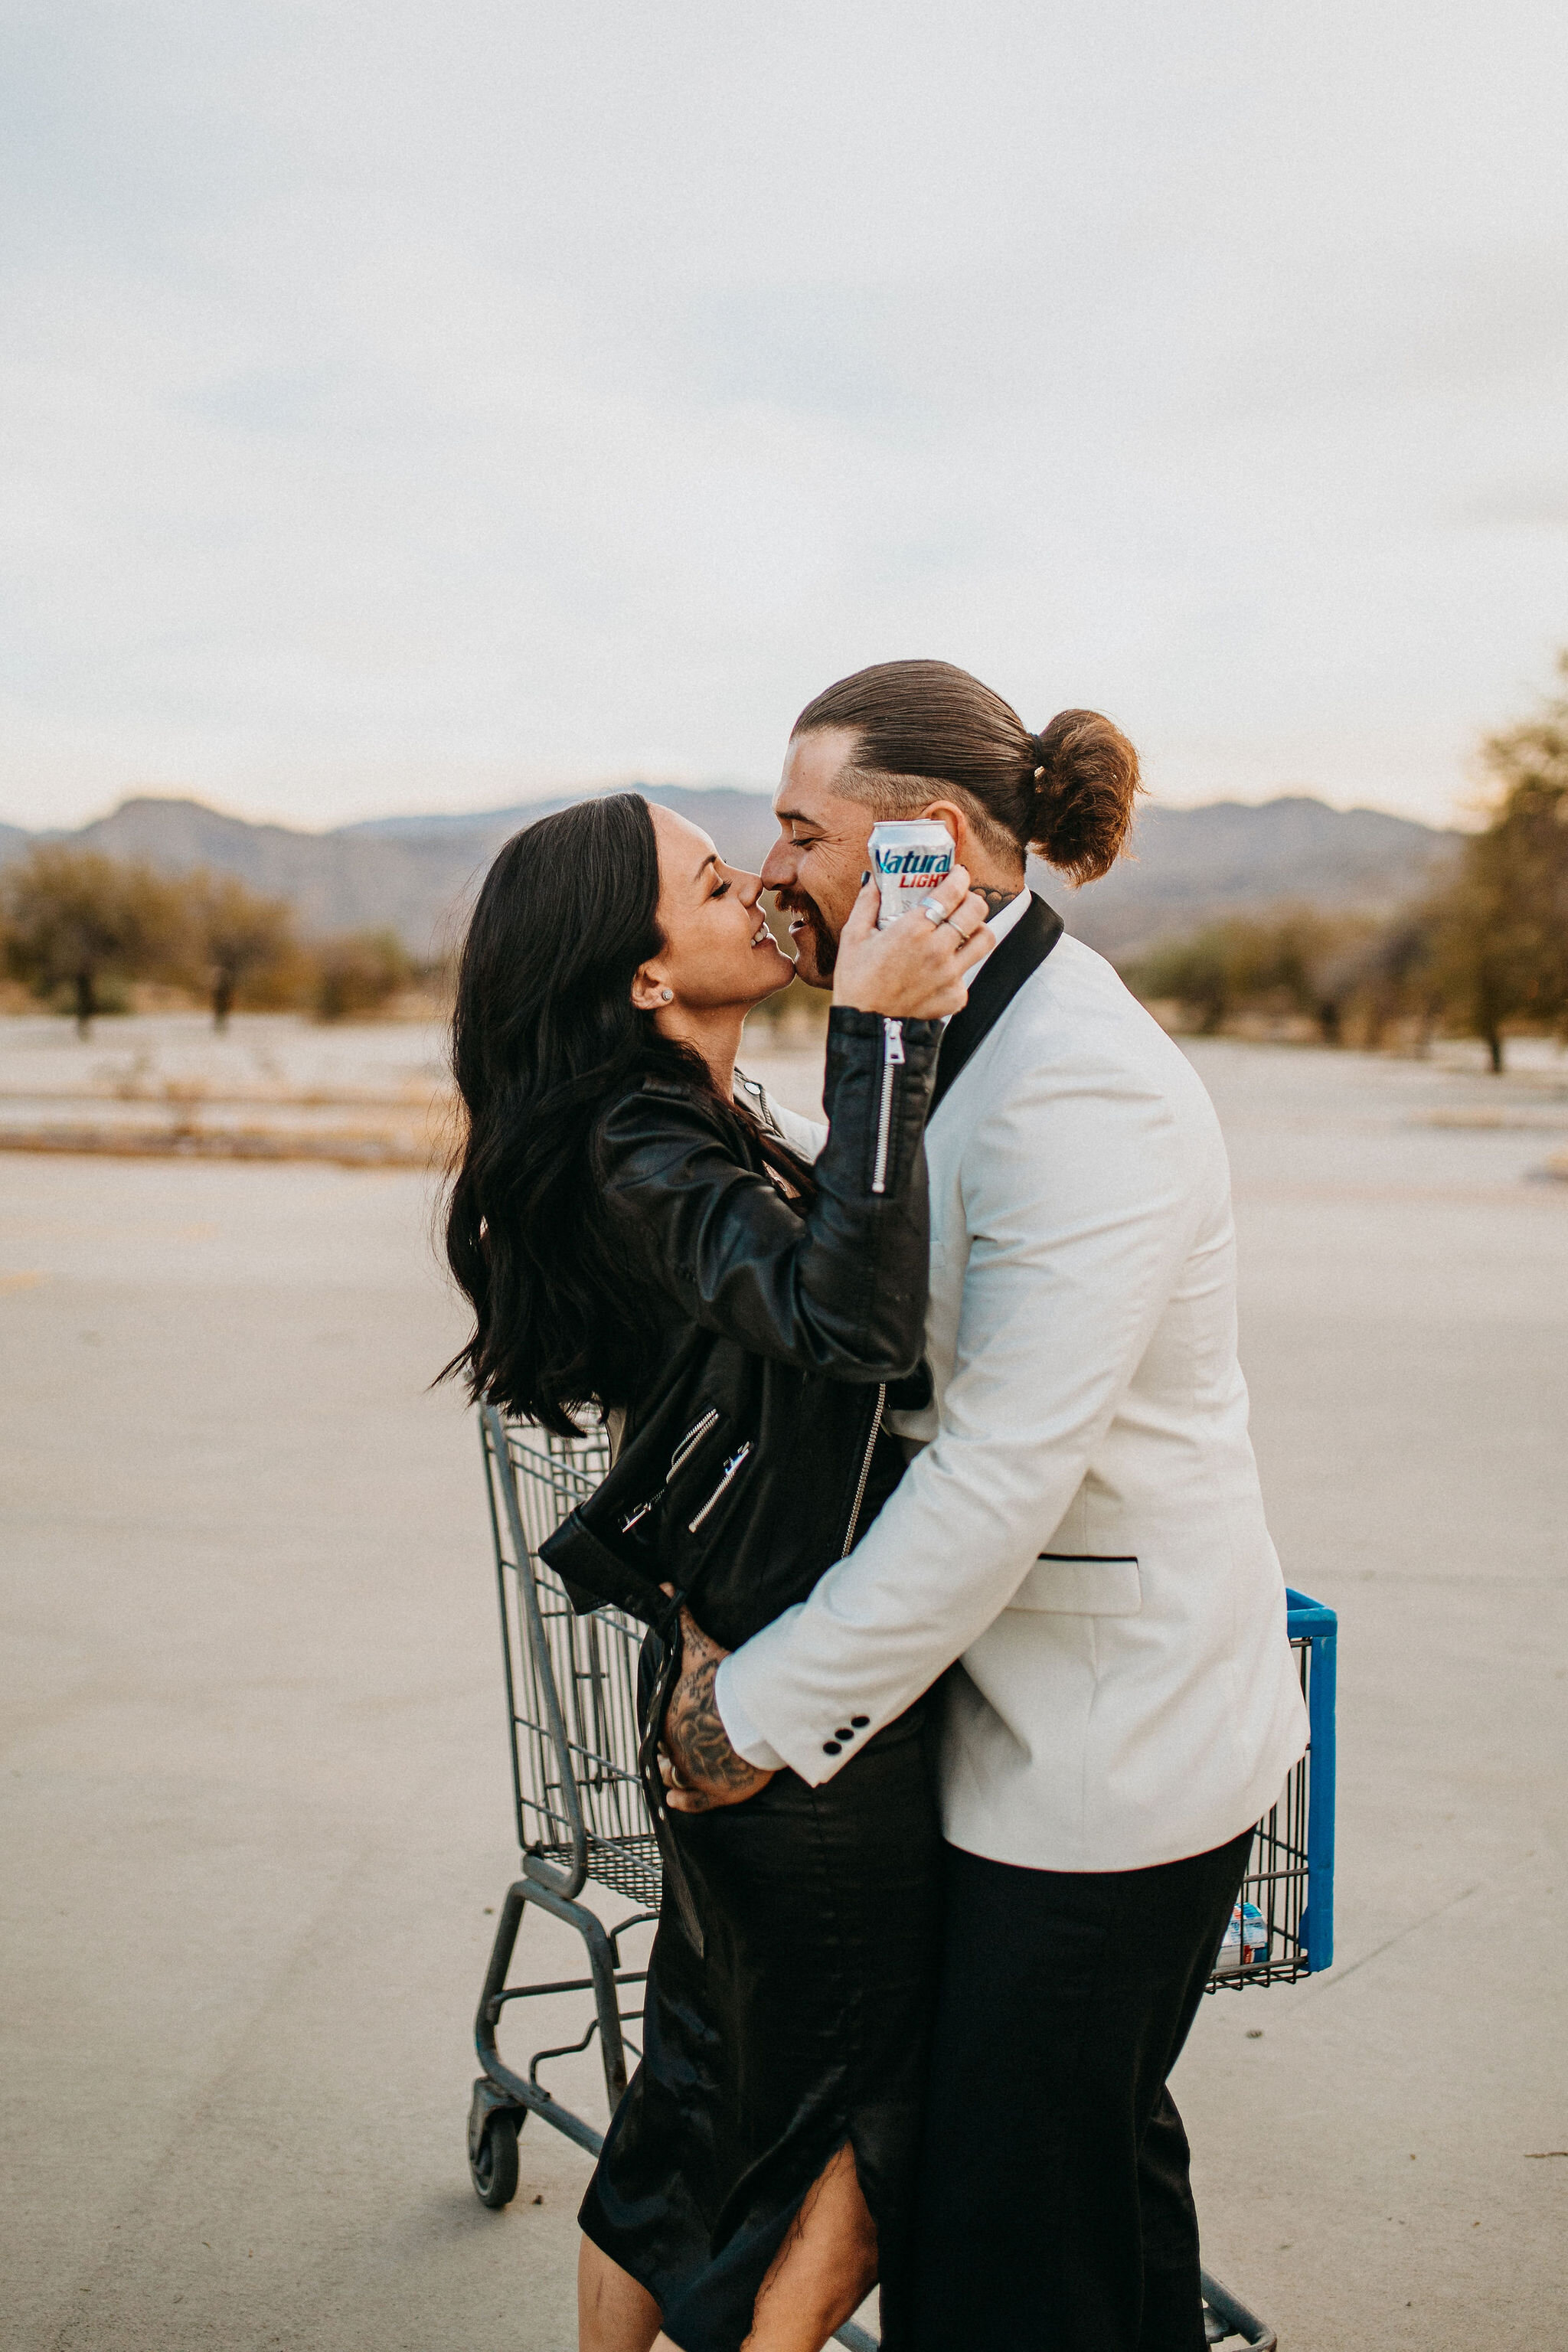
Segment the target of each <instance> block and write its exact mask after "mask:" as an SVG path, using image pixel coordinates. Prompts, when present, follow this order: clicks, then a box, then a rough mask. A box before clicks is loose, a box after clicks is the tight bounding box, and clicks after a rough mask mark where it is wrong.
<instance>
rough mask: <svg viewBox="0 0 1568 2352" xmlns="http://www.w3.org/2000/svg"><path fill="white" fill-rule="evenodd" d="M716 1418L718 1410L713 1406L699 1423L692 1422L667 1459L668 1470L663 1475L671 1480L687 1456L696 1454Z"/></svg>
mask: <svg viewBox="0 0 1568 2352" xmlns="http://www.w3.org/2000/svg"><path fill="white" fill-rule="evenodd" d="M718 1418H719V1412H718V1408H717V1407H716V1406H715V1407H713V1408H711V1409H710V1411H709V1412H705V1413H704V1414H703V1415H702V1418H701V1420H700V1421H694V1422H693V1423H692V1424H691V1426H690V1428H689V1430H688V1431H687V1433H686V1434H685V1436H684V1437H683V1438H682V1439H681V1441H680V1443H679V1445H678V1446H677V1447H676V1449H675V1451H674V1453H673V1454H671V1455H670V1457H669V1468H668V1471H667V1472H666V1474H665V1475H666V1476H667V1477H668V1478H673V1477H674V1475H675V1474H676V1472H677V1471H678V1470H679V1468H680V1465H681V1464H682V1463H683V1462H685V1461H686V1460H687V1458H688V1457H689V1455H690V1454H695V1453H696V1451H697V1448H698V1447H699V1446H700V1444H701V1443H702V1441H703V1439H704V1438H705V1437H706V1436H707V1434H708V1433H709V1431H710V1429H711V1428H712V1426H713V1424H714V1423H715V1422H716V1421H717V1420H718Z"/></svg>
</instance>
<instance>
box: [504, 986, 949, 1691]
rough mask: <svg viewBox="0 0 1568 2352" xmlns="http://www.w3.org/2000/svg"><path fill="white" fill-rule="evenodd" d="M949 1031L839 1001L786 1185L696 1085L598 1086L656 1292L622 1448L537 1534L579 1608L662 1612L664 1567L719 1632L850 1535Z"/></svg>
mask: <svg viewBox="0 0 1568 2352" xmlns="http://www.w3.org/2000/svg"><path fill="white" fill-rule="evenodd" d="M941 1037H942V1024H941V1023H940V1022H936V1021H905V1022H902V1023H898V1022H884V1021H883V1020H882V1019H881V1018H880V1017H879V1015H877V1014H875V1013H858V1012H852V1011H849V1010H847V1009H845V1008H841V1007H836V1008H835V1010H834V1012H833V1013H832V1014H831V1016H830V1018H829V1022H828V1034H827V1067H826V1086H825V1089H824V1099H825V1103H826V1110H827V1114H828V1119H829V1136H828V1140H827V1142H826V1145H825V1146H824V1149H823V1151H822V1154H821V1156H820V1158H819V1159H818V1160H816V1164H815V1167H814V1169H813V1171H812V1174H813V1177H814V1179H815V1192H814V1193H813V1194H812V1195H811V1196H810V1197H809V1198H808V1199H807V1200H806V1201H805V1202H799V1203H792V1202H789V1201H788V1200H786V1199H785V1198H784V1195H783V1194H782V1193H781V1192H779V1190H778V1188H777V1187H776V1186H775V1185H774V1183H773V1181H772V1180H771V1179H770V1177H769V1176H768V1175H767V1173H766V1171H765V1167H764V1163H763V1157H762V1153H761V1151H760V1150H759V1149H758V1148H757V1147H756V1145H755V1144H754V1143H753V1142H752V1140H751V1139H749V1138H745V1137H742V1138H741V1139H738V1138H737V1135H736V1131H735V1128H734V1126H733V1124H732V1123H731V1122H730V1121H728V1120H726V1118H724V1116H723V1113H722V1111H721V1109H720V1108H719V1107H718V1106H717V1105H716V1104H714V1103H713V1102H711V1101H710V1100H706V1099H704V1097H703V1096H702V1094H701V1093H700V1090H699V1088H697V1087H695V1086H691V1087H688V1086H686V1085H684V1084H681V1083H679V1082H671V1081H668V1080H664V1079H658V1080H655V1079H647V1080H645V1081H644V1083H643V1085H642V1086H641V1087H640V1088H638V1089H637V1091H636V1092H633V1093H628V1094H627V1095H626V1097H624V1098H623V1099H622V1100H620V1101H618V1102H616V1104H614V1105H613V1106H612V1108H610V1110H609V1112H608V1114H607V1116H606V1118H605V1124H604V1129H603V1149H604V1152H605V1165H606V1173H607V1177H608V1185H609V1190H610V1193H611V1197H612V1202H613V1204H614V1206H615V1208H616V1209H617V1210H618V1211H619V1212H620V1213H622V1214H623V1215H624V1216H625V1218H626V1223H627V1229H628V1232H629V1234H630V1236H631V1240H632V1245H633V1246H634V1248H635V1249H636V1250H637V1253H638V1255H639V1257H640V1260H641V1263H642V1265H643V1267H644V1269H645V1270H646V1273H647V1276H648V1277H649V1278H650V1279H651V1281H652V1282H653V1283H654V1284H655V1285H656V1286H657V1288H658V1292H659V1293H660V1294H662V1296H663V1297H664V1298H665V1299H666V1300H667V1301H668V1318H666V1319H662V1320H661V1329H660V1338H661V1340H662V1342H663V1355H664V1364H665V1369H664V1370H663V1372H662V1373H661V1375H660V1377H659V1379H658V1381H657V1382H656V1383H655V1384H654V1386H653V1387H652V1389H651V1390H650V1391H649V1393H648V1394H647V1395H646V1396H644V1397H641V1398H639V1399H638V1400H637V1403H636V1405H635V1406H634V1407H633V1408H632V1410H631V1411H630V1412H628V1415H627V1418H626V1427H625V1431H624V1433H623V1435H622V1439H621V1444H620V1448H619V1451H618V1452H617V1454H616V1463H615V1466H614V1468H613V1469H612V1470H611V1471H610V1473H609V1475H608V1476H607V1477H606V1478H605V1481H604V1483H603V1484H602V1485H601V1486H599V1488H598V1489H597V1491H596V1492H595V1494H594V1495H593V1496H591V1497H590V1498H589V1499H588V1500H587V1501H586V1502H585V1503H584V1504H582V1505H581V1506H580V1507H579V1508H578V1509H576V1510H575V1511H574V1512H573V1514H572V1516H571V1517H570V1518H569V1519H568V1520H566V1522H565V1523H564V1525H563V1526H562V1527H561V1528H558V1529H557V1530H556V1532H555V1534H554V1535H553V1536H552V1537H551V1538H549V1540H548V1541H547V1542H546V1543H545V1544H544V1545H543V1547H542V1550H543V1555H544V1557H545V1559H548V1560H549V1562H550V1564H551V1566H552V1568H554V1569H555V1570H556V1571H557V1573H558V1574H560V1575H561V1576H562V1577H563V1580H565V1582H566V1583H567V1586H568V1589H569V1590H570V1591H572V1593H573V1597H574V1600H575V1601H577V1602H578V1603H579V1605H580V1606H583V1607H589V1608H592V1607H596V1606H598V1605H599V1604H600V1603H601V1602H603V1601H615V1602H616V1603H617V1605H619V1606H621V1607H623V1608H627V1609H630V1610H631V1611H632V1612H634V1613H635V1614H637V1616H639V1617H642V1618H644V1619H645V1620H646V1621H647V1622H649V1623H654V1624H660V1623H666V1622H668V1607H667V1605H666V1604H665V1603H664V1602H663V1601H662V1598H661V1596H660V1593H659V1591H658V1588H659V1586H660V1585H661V1584H663V1583H667V1582H668V1583H673V1584H674V1585H675V1586H676V1587H677V1588H678V1590H679V1591H680V1592H681V1593H682V1594H683V1595H685V1596H687V1597H689V1600H690V1602H691V1606H692V1611H693V1613H694V1615H695V1616H696V1617H697V1619H698V1622H700V1624H701V1625H702V1626H703V1627H704V1629H705V1630H706V1631H707V1632H708V1633H710V1634H711V1635H712V1636H713V1638H714V1639H715V1640H716V1641H718V1642H720V1643H722V1644H723V1645H724V1646H725V1647H726V1648H729V1649H733V1648H735V1647H736V1646H737V1645H738V1644H739V1643H742V1642H743V1641H744V1640H746V1638H747V1637H748V1635H750V1634H752V1633H755V1632H757V1631H758V1630H759V1628H760V1627H762V1626H763V1625H765V1624H768V1623H770V1622H772V1620H773V1618H775V1617H776V1616H777V1615H778V1614H779V1612H781V1611H782V1610H784V1609H787V1608H788V1607H789V1606H790V1605H791V1604H792V1603H793V1602H795V1601H804V1600H805V1597H806V1595H807V1594H808V1593H809V1592H810V1591H811V1589H812V1587H813V1585H814V1584H815V1583H816V1580H817V1579H818V1577H819V1576H821V1574H822V1573H823V1571H824V1570H825V1569H826V1568H828V1567H830V1566H831V1564H832V1563H833V1561H834V1560H836V1559H839V1558H840V1557H841V1555H842V1554H843V1553H845V1552H847V1550H848V1549H849V1548H850V1546H851V1544H852V1543H853V1542H854V1540H855V1537H856V1534H857V1532H858V1529H859V1528H860V1527H861V1524H862V1517H863V1506H864V1503H865V1498H866V1492H867V1481H868V1473H869V1471H870V1468H871V1464H872V1455H873V1449H874V1447H875V1444H876V1439H877V1433H878V1431H879V1426H880V1423H881V1417H882V1412H883V1407H884V1403H885V1401H886V1397H887V1392H888V1389H889V1385H890V1384H892V1383H895V1382H900V1381H908V1380H910V1378H911V1376H916V1375H918V1372H919V1368H920V1363H921V1346H922V1341H923V1332H924V1323H925V1308H926V1288H927V1249H928V1215H927V1201H926V1174H925V1153H924V1150H923V1148H922V1138H923V1132H924V1127H925V1119H926V1112H927V1108H928V1105H929V1102H930V1098H931V1082H932V1078H933V1076H934V1074H935V1066H936V1056H937V1048H938V1045H940V1043H941ZM902 1401H904V1400H903V1399H902V1398H900V1402H902Z"/></svg>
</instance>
